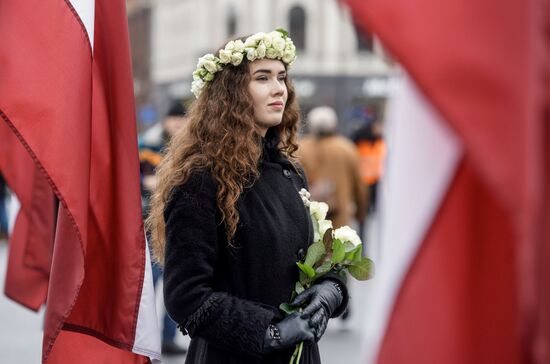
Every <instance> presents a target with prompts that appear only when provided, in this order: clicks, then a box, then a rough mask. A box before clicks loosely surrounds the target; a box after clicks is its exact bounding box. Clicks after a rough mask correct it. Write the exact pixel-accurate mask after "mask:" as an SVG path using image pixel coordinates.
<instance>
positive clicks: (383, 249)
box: [362, 75, 462, 363]
mask: <svg viewBox="0 0 550 364" xmlns="http://www.w3.org/2000/svg"><path fill="white" fill-rule="evenodd" d="M395 82H396V85H395V87H392V90H394V94H393V95H392V96H391V98H390V101H389V109H388V119H387V124H388V125H387V130H388V134H387V141H388V150H389V153H388V159H387V161H386V163H387V166H386V170H385V177H384V180H383V181H382V191H381V192H382V193H381V194H380V195H381V201H380V202H381V211H380V212H381V220H380V222H381V224H382V225H381V227H380V229H381V235H380V238H381V241H380V254H379V256H378V257H376V256H375V257H373V258H374V262H375V264H376V273H375V278H374V280H373V291H372V296H371V298H370V300H369V303H368V305H366V306H367V307H366V310H367V313H366V318H365V321H364V327H365V333H366V335H365V342H364V346H363V348H362V349H363V356H362V357H363V358H366V359H367V361H366V363H374V362H375V361H376V357H377V355H378V351H379V347H380V344H381V342H382V338H383V335H384V334H385V331H386V326H387V324H388V321H389V319H390V315H391V312H392V309H393V306H394V302H395V298H396V295H397V294H398V293H399V290H400V286H401V283H402V281H403V278H404V276H405V275H406V273H407V270H408V269H409V267H410V264H411V262H412V260H413V259H414V257H415V255H416V253H417V251H418V248H419V247H420V245H421V243H422V241H423V239H424V237H425V234H426V232H427V229H428V228H429V227H430V225H431V222H432V220H433V218H434V216H435V213H436V212H437V209H438V207H439V205H440V203H441V201H442V198H443V197H444V194H445V192H446V191H447V189H448V187H449V185H450V183H451V179H452V177H453V176H454V172H455V170H456V167H457V166H458V162H459V161H460V158H461V155H462V146H461V144H460V142H459V140H458V139H457V138H456V137H455V135H454V133H453V131H452V130H450V129H448V128H447V127H446V125H447V124H446V123H444V122H443V121H442V120H441V116H440V115H439V114H438V113H437V111H436V110H434V109H433V107H432V105H431V104H430V103H429V102H428V101H427V100H426V99H425V97H424V96H423V95H422V94H421V92H420V91H419V90H418V89H417V87H416V85H415V84H414V82H413V81H412V80H411V79H410V78H409V77H408V76H407V75H404V76H402V77H400V78H399V79H397V80H396V81H395Z"/></svg>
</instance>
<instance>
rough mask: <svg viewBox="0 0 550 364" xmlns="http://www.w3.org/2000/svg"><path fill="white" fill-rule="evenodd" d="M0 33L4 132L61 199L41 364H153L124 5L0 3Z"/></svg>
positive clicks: (156, 344) (155, 347)
mask: <svg viewBox="0 0 550 364" xmlns="http://www.w3.org/2000/svg"><path fill="white" fill-rule="evenodd" d="M0 34H1V35H2V45H1V46H0V115H1V117H2V119H3V120H2V122H3V123H5V124H6V125H7V126H8V127H9V129H10V131H11V132H12V133H13V134H14V135H15V136H16V137H17V139H18V141H19V142H20V143H21V145H22V146H23V147H24V148H25V150H26V151H27V152H28V154H29V156H30V157H31V158H32V160H33V162H34V164H35V166H36V168H37V169H38V170H39V172H40V173H41V174H42V175H43V176H44V178H45V179H46V180H47V181H48V184H49V186H50V187H51V189H52V191H53V192H54V193H55V195H56V197H57V199H58V200H59V208H58V212H57V216H56V230H55V240H54V244H53V248H52V253H51V265H50V270H49V281H48V282H49V283H48V287H47V298H46V312H45V323H44V340H43V362H47V363H67V362H80V363H107V362H109V363H110V362H116V363H143V362H148V361H149V360H152V361H156V360H159V359H160V337H159V331H158V329H157V318H156V313H155V307H154V304H155V303H154V292H153V286H152V276H151V266H150V261H149V254H148V251H147V248H146V241H145V237H144V231H143V224H142V220H141V202H140V193H139V162H138V153H137V134H136V123H135V111H134V100H133V89H132V69H131V64H130V53H129V41H128V28H127V20H126V10H125V2H124V1H122V0H96V1H93V0H72V1H68V0H65V1H53V0H40V1H39V0H29V1H17V0H7V1H2V2H1V3H0ZM25 177H28V176H21V179H18V180H16V181H13V183H15V184H16V185H19V184H20V183H21V184H23V183H29V182H28V181H25ZM16 190H17V188H16ZM26 198H28V196H20V200H21V199H22V200H25V199H26Z"/></svg>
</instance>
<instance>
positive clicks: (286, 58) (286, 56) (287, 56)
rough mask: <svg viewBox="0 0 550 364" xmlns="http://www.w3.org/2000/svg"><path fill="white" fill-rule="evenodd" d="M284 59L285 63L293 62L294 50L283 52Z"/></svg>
mask: <svg viewBox="0 0 550 364" xmlns="http://www.w3.org/2000/svg"><path fill="white" fill-rule="evenodd" d="M282 61H283V62H284V63H292V61H294V52H289V51H285V52H284V53H283V57H282Z"/></svg>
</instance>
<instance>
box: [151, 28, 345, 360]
mask: <svg viewBox="0 0 550 364" xmlns="http://www.w3.org/2000/svg"><path fill="white" fill-rule="evenodd" d="M294 59H295V47H294V45H293V44H292V41H291V40H290V38H289V37H288V35H287V33H286V32H284V31H282V30H278V31H274V32H271V33H267V34H265V33H258V34H255V35H252V36H250V37H248V38H246V39H239V40H235V41H231V42H229V43H228V44H227V45H226V46H225V47H224V48H222V49H220V50H219V51H218V52H217V53H216V55H215V56H214V55H212V54H209V55H206V56H204V57H202V58H201V59H200V60H199V63H198V68H197V70H196V71H195V72H194V74H193V77H194V82H193V88H192V90H193V92H194V93H195V95H197V100H196V101H195V102H194V103H193V105H192V106H191V108H190V110H189V113H188V118H187V124H186V126H185V127H184V129H183V130H182V131H181V132H179V133H178V134H176V135H175V136H174V137H173V138H172V140H171V142H170V144H169V146H168V149H167V151H166V155H165V157H164V158H163V160H162V162H161V165H160V166H159V168H158V172H157V175H158V188H157V190H156V192H155V195H154V197H153V201H152V209H151V215H150V217H149V219H148V221H147V224H148V228H149V229H150V231H151V233H152V236H153V248H154V252H155V256H156V259H157V260H159V261H160V262H163V263H164V299H165V305H166V309H167V311H168V313H169V314H170V316H171V317H172V318H173V319H174V320H175V321H176V322H178V323H179V327H180V329H181V330H182V332H183V333H184V334H189V335H190V336H191V338H192V339H191V344H190V346H189V351H188V355H187V358H186V363H208V364H214V363H234V364H247V363H288V362H289V360H290V357H291V355H292V352H293V350H294V346H295V345H296V344H298V343H300V342H305V343H306V345H305V346H304V352H303V354H302V360H301V362H302V363H320V358H319V352H318V348H317V344H316V342H317V341H318V340H319V339H320V337H321V336H322V335H323V333H324V330H325V328H326V324H327V320H328V318H329V317H334V316H337V315H339V314H340V313H341V312H343V310H344V309H345V308H346V305H347V291H346V288H345V285H344V284H343V283H342V282H341V281H340V280H339V278H338V277H334V276H330V277H328V278H327V279H325V280H323V281H319V282H317V284H315V285H314V286H313V287H311V288H310V289H308V290H306V291H304V292H303V293H302V294H301V295H299V296H298V297H297V298H296V300H295V303H296V304H298V303H300V304H306V306H307V307H306V308H305V309H304V311H303V312H302V313H300V314H298V313H296V314H293V315H291V316H288V317H286V318H285V317H284V315H283V314H282V313H281V312H280V311H279V310H278V306H279V304H281V303H283V302H288V301H289V299H290V295H291V292H292V290H293V288H294V285H295V282H296V281H297V280H298V269H297V266H296V261H297V260H299V259H301V258H303V255H304V253H305V251H306V250H307V247H308V245H309V244H310V243H311V242H312V238H313V231H312V226H311V222H310V218H309V214H308V211H307V210H306V209H305V207H304V205H303V203H302V200H301V198H300V196H299V193H298V191H299V190H300V189H301V188H304V187H306V183H305V178H304V176H303V172H302V171H301V169H299V168H297V166H296V163H295V162H294V160H293V159H292V154H293V152H294V151H296V149H297V145H296V142H295V135H296V131H297V128H298V124H299V108H298V103H297V101H296V97H295V94H294V89H293V87H292V84H291V83H290V81H289V79H288V76H287V68H288V66H290V64H291V63H292V62H293V61H294Z"/></svg>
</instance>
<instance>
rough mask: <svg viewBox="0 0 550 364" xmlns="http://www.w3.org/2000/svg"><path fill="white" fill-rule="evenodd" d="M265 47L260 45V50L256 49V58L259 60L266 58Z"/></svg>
mask: <svg viewBox="0 0 550 364" xmlns="http://www.w3.org/2000/svg"><path fill="white" fill-rule="evenodd" d="M265 49H266V48H265V45H264V44H263V43H260V45H259V46H258V48H256V56H257V58H264V57H265Z"/></svg>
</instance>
